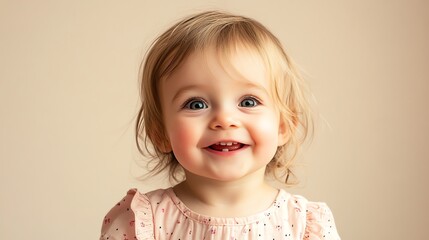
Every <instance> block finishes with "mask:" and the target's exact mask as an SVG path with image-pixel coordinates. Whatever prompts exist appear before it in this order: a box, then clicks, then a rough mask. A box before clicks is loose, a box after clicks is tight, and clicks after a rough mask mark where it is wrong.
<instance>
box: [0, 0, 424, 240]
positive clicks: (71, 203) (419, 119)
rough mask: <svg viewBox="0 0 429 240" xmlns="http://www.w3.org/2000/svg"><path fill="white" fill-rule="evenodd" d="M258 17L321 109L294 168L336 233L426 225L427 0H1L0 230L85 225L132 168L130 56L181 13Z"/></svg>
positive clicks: (64, 229) (387, 235) (124, 185)
mask: <svg viewBox="0 0 429 240" xmlns="http://www.w3.org/2000/svg"><path fill="white" fill-rule="evenodd" d="M213 8H215V9H225V10H229V11H232V12H235V13H239V14H244V15H247V16H250V17H253V18H256V19H257V20H259V21H260V22H262V23H263V24H265V25H266V26H268V27H269V28H270V29H271V30H272V31H273V32H274V33H275V34H276V35H277V36H278V37H279V38H280V39H281V40H282V41H283V42H284V43H285V45H286V47H287V49H288V50H289V53H290V54H291V55H292V56H293V57H294V59H295V60H296V61H297V62H298V64H299V65H300V66H301V67H302V68H303V70H305V72H306V75H307V79H308V81H309V82H310V85H311V87H312V90H313V92H314V95H315V96H316V98H317V101H318V106H317V109H318V111H319V113H320V114H321V115H322V116H323V118H320V119H319V124H318V131H317V132H316V138H315V140H314V142H313V144H312V145H311V147H310V148H308V149H307V151H306V153H305V155H304V157H303V161H305V162H306V166H305V167H303V168H302V171H301V175H300V176H301V179H302V184H301V185H300V186H299V187H298V188H295V189H291V190H290V191H291V192H294V193H299V194H302V195H304V196H306V197H307V198H309V199H311V200H317V201H326V202H327V203H328V204H329V206H330V207H331V208H332V210H333V212H334V215H335V218H336V221H337V226H338V229H339V232H340V234H341V235H342V237H343V239H425V238H426V237H427V236H425V234H426V233H427V226H426V225H427V215H428V213H429V212H428V207H427V204H428V202H429V197H428V190H427V183H428V182H429V181H428V180H429V177H428V174H427V173H426V172H427V171H428V164H427V163H426V162H427V161H428V160H429V150H428V149H429V147H428V146H427V135H428V134H429V124H428V122H429V108H428V106H427V105H428V100H429V98H428V97H427V93H428V90H429V44H428V43H429V14H428V9H429V4H428V2H427V1H423V0H422V1H417V0H412V1H408V0H407V1H406V0H402V1H380V0H378V1H372V0H364V1H353V2H352V1H348V3H345V1H331V0H328V1H274V0H272V1H253V2H252V1H244V0H243V1H226V0H224V1H221V0H219V1H196V0H195V1H144V0H140V1H107V0H91V1H88V0H85V1H83V0H82V1H47V0H43V1H29V0H28V1H21V0H1V1H0V66H1V71H0V114H1V115H0V164H1V165H0V194H1V195H0V239H97V238H98V234H99V230H100V226H101V221H102V218H103V216H104V214H105V213H106V212H107V211H108V210H109V209H110V207H112V206H113V205H114V204H115V203H116V201H118V200H119V199H120V198H121V197H122V196H123V195H124V194H125V192H126V190H127V189H128V188H130V187H138V188H140V189H141V190H142V191H147V190H150V189H153V188H156V187H159V186H166V185H167V183H166V182H165V181H163V180H162V178H159V179H154V180H153V181H150V182H145V183H142V182H139V181H137V180H135V178H134V176H137V175H138V174H140V173H142V171H141V170H139V169H138V167H137V166H136V164H135V163H134V162H135V160H138V159H139V155H138V154H137V151H136V148H135V146H134V142H133V126H134V125H133V124H134V119H135V115H136V112H137V103H138V91H137V73H138V66H139V63H140V60H141V59H142V56H143V54H144V51H145V49H146V48H147V46H148V44H149V43H150V41H152V40H153V39H154V37H155V36H156V34H158V33H160V32H161V31H162V30H164V29H166V28H167V27H168V26H169V25H170V24H171V23H173V22H174V21H175V20H176V19H178V18H179V17H182V16H184V15H187V14H189V13H193V12H195V11H198V10H204V9H213Z"/></svg>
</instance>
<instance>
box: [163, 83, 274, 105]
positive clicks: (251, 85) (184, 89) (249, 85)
mask: <svg viewBox="0 0 429 240" xmlns="http://www.w3.org/2000/svg"><path fill="white" fill-rule="evenodd" d="M205 88H206V87H205V86H204V85H196V84H193V85H188V86H184V87H182V88H180V89H179V90H178V91H177V92H176V94H174V96H173V98H172V99H171V102H174V101H175V100H176V99H177V98H179V97H180V95H182V94H183V93H184V92H187V91H190V90H193V89H205ZM243 88H246V89H256V90H257V91H261V92H263V93H264V94H266V95H267V96H270V94H269V93H268V91H267V90H266V89H265V88H264V87H263V86H261V85H260V84H254V83H251V82H247V83H244V84H243Z"/></svg>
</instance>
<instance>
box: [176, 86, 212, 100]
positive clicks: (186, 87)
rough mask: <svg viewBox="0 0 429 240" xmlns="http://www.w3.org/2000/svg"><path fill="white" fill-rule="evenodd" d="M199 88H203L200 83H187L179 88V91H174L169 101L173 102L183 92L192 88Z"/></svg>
mask: <svg viewBox="0 0 429 240" xmlns="http://www.w3.org/2000/svg"><path fill="white" fill-rule="evenodd" d="M201 88H204V87H203V86H201V85H188V86H184V87H182V88H180V89H179V91H177V92H176V94H174V96H173V98H172V99H171V102H174V101H175V100H176V99H177V98H179V97H180V95H182V94H183V93H184V92H187V91H190V90H192V89H201Z"/></svg>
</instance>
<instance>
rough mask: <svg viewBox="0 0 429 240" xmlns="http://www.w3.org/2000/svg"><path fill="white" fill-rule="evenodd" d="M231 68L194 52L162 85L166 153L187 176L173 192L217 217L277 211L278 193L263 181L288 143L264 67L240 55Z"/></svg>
mask: <svg viewBox="0 0 429 240" xmlns="http://www.w3.org/2000/svg"><path fill="white" fill-rule="evenodd" d="M228 62H229V64H228V65H225V61H222V60H221V59H220V58H219V57H218V54H217V53H216V51H215V50H214V49H213V48H209V49H207V50H206V51H204V54H203V53H193V54H191V55H190V56H189V57H187V58H186V60H185V61H184V62H183V65H181V67H180V68H179V69H177V70H176V71H175V73H174V74H173V75H171V76H170V77H169V78H168V79H166V80H164V81H163V82H161V86H160V97H161V106H162V110H163V116H164V123H165V128H166V132H167V136H168V140H169V147H168V149H166V150H167V151H173V152H174V154H175V156H176V158H177V160H178V161H179V163H180V164H181V166H182V167H183V168H184V169H185V174H186V180H185V181H184V182H182V183H180V184H178V185H177V186H175V187H174V191H175V193H176V195H177V196H178V197H179V198H180V199H181V200H182V201H183V202H184V204H185V205H186V206H188V207H189V208H190V209H192V210H193V211H196V212H198V213H200V214H204V215H210V216H218V217H232V216H235V217H238V216H248V215H251V214H254V213H257V212H260V211H263V210H265V209H266V208H268V207H269V206H270V205H271V204H272V202H273V201H274V199H275V197H276V195H277V194H278V190H277V189H275V188H273V187H271V186H270V185H268V184H267V183H266V182H265V180H264V179H265V176H264V173H265V168H266V165H267V164H268V163H269V162H270V160H271V159H272V157H273V156H274V154H275V152H276V149H277V147H278V146H281V145H283V144H285V142H286V140H287V136H286V132H285V127H284V123H283V122H281V121H280V117H279V113H278V111H277V110H276V108H275V105H274V101H273V99H272V97H271V96H270V94H269V93H270V87H271V86H270V81H269V79H268V74H267V72H266V69H265V66H264V64H263V63H262V61H261V60H260V59H259V58H258V57H256V55H255V54H252V52H251V51H248V50H247V49H245V48H237V51H235V52H234V53H233V54H231V55H230V56H229V57H228ZM219 142H237V143H239V144H238V145H235V146H237V148H238V149H231V151H216V150H213V149H212V148H210V146H212V145H213V144H216V143H219ZM225 148H227V147H225ZM232 150H234V151H232ZM255 196H258V197H255ZM249 209H251V210H249Z"/></svg>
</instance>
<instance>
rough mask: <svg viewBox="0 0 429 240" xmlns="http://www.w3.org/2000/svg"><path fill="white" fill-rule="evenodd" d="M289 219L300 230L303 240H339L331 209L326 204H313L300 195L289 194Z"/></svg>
mask: <svg viewBox="0 0 429 240" xmlns="http://www.w3.org/2000/svg"><path fill="white" fill-rule="evenodd" d="M287 195H288V198H287V202H288V209H289V219H290V221H291V222H294V223H295V224H296V227H297V229H300V231H299V232H300V234H299V235H302V236H303V239H306V240H315V239H328V240H339V239H340V237H339V235H338V232H337V229H336V226H335V221H334V217H333V214H332V211H331V209H330V208H329V207H328V205H327V204H326V203H324V202H312V201H309V200H307V199H306V198H305V197H303V196H300V195H293V194H287Z"/></svg>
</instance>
